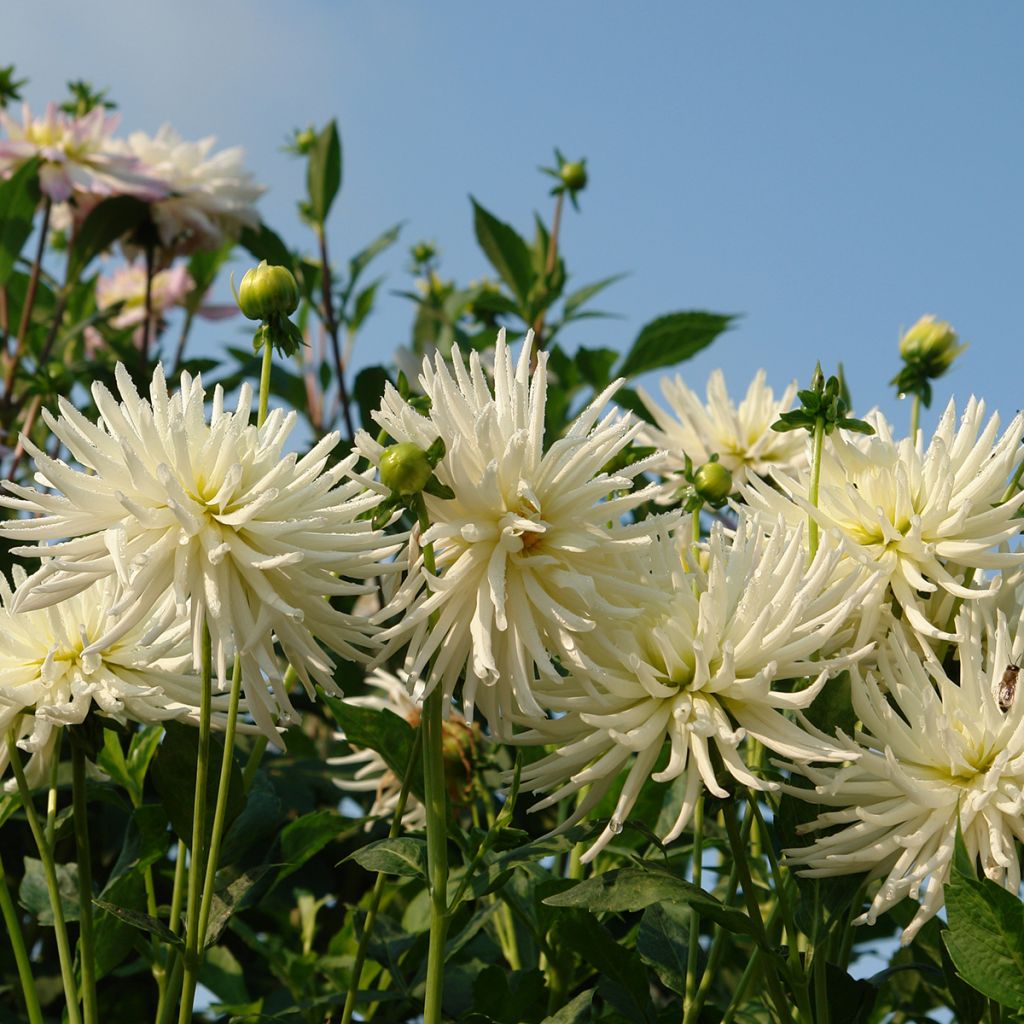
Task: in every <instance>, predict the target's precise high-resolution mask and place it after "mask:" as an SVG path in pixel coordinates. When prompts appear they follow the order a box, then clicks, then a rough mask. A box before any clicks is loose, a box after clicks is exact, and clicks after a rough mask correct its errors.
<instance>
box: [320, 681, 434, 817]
mask: <svg viewBox="0 0 1024 1024" xmlns="http://www.w3.org/2000/svg"><path fill="white" fill-rule="evenodd" d="M324 700H325V702H326V704H327V706H328V707H329V708H330V709H331V714H333V715H334V718H335V721H337V723H338V725H340V726H341V728H342V730H343V731H344V733H345V739H346V741H347V742H348V743H349V744H350V745H351V746H353V747H356V748H364V749H370V750H375V751H376V752H377V753H378V754H380V756H381V757H383V758H384V761H385V762H386V764H387V766H388V767H389V768H390V769H391V770H392V771H393V772H394V773H395V775H397V776H398V778H399V779H404V778H405V773H406V771H407V770H408V768H409V757H410V754H411V753H412V747H413V743H414V742H415V735H416V734H415V730H414V729H413V727H412V726H411V725H410V724H409V723H408V722H407V721H406V720H405V719H404V718H402V717H401V716H400V715H396V714H395V713H394V712H393V711H389V710H388V709H387V708H382V709H381V710H379V711H377V710H375V709H373V708H362V707H357V706H356V705H354V704H348V703H346V702H345V701H343V700H339V699H338V698H337V697H331V696H328V695H324ZM410 788H411V792H412V793H413V794H414V795H415V796H417V797H422V796H423V768H422V766H421V764H420V762H419V760H417V763H416V764H415V765H414V766H413V776H412V782H411V783H410Z"/></svg>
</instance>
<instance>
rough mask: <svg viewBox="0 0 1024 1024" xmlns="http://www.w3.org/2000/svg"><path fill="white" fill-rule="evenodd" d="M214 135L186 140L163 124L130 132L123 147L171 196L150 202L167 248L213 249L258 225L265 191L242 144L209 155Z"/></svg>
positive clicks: (188, 250)
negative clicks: (259, 202)
mask: <svg viewBox="0 0 1024 1024" xmlns="http://www.w3.org/2000/svg"><path fill="white" fill-rule="evenodd" d="M216 141H217V140H216V139H214V138H213V137H212V136H210V137H209V138H205V139H200V140H199V141H198V142H186V141H185V140H184V139H182V138H181V136H180V135H178V133H177V132H176V131H175V130H174V129H173V128H172V127H171V126H170V125H167V124H165V125H164V126H163V127H162V128H161V129H160V130H159V131H158V132H157V133H156V135H154V136H148V135H145V134H144V133H143V132H133V133H132V134H131V135H129V136H128V141H127V143H121V150H122V151H123V152H124V153H126V154H131V155H132V156H133V157H135V158H136V159H137V160H139V161H140V162H141V163H142V164H143V165H144V166H145V167H147V168H149V169H150V170H151V171H152V172H153V173H154V174H155V175H158V176H159V177H160V178H161V179H162V180H164V181H166V182H167V186H168V190H169V192H170V195H168V196H167V197H166V198H165V199H162V200H161V201H160V202H158V203H156V204H155V205H154V206H153V219H154V221H156V225H157V228H158V230H159V232H160V243H161V245H162V246H163V247H164V248H165V249H168V250H175V251H179V252H190V251H192V250H193V249H196V248H200V249H216V248H218V247H219V246H221V245H222V244H223V242H224V240H225V239H228V238H237V237H238V236H239V234H240V233H241V231H242V228H246V227H248V228H256V227H258V226H259V222H260V218H259V214H258V213H257V211H256V207H255V205H254V204H255V202H256V200H257V199H259V197H260V196H261V195H263V193H264V192H265V191H266V188H265V186H263V185H257V184H256V183H255V182H254V181H253V180H252V175H251V174H250V173H249V172H248V171H247V170H245V168H244V166H243V164H242V158H243V155H244V154H243V151H242V149H241V148H240V147H237V146H236V147H234V148H232V149H224V150H221V151H220V152H219V153H215V154H213V155H211V154H210V150H212V149H213V145H214V143H215V142H216Z"/></svg>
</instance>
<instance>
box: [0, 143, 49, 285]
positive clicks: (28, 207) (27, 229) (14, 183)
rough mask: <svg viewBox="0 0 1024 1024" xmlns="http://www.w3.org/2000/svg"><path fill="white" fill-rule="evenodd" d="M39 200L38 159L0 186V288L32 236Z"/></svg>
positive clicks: (22, 166)
mask: <svg viewBox="0 0 1024 1024" xmlns="http://www.w3.org/2000/svg"><path fill="white" fill-rule="evenodd" d="M39 196H40V192H39V160H38V158H33V159H32V160H27V161H26V162H25V163H23V164H22V165H21V167H19V168H18V169H17V170H16V171H15V172H14V174H12V175H11V176H10V177H9V178H8V179H7V180H6V181H4V182H0V286H2V285H5V284H6V283H7V279H8V278H9V277H10V276H11V271H12V270H14V264H15V263H16V262H17V259H18V256H19V255H20V254H21V250H22V249H23V248H24V245H25V243H26V242H27V241H28V239H29V236H30V235H31V234H32V227H33V224H34V222H35V216H36V209H37V207H38V206H39Z"/></svg>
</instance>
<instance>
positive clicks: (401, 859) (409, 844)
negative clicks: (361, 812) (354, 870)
mask: <svg viewBox="0 0 1024 1024" xmlns="http://www.w3.org/2000/svg"><path fill="white" fill-rule="evenodd" d="M348 859H349V860H354V861H355V862H356V863H357V864H359V865H360V866H361V867H364V868H366V870H367V871H383V872H384V874H386V875H402V876H404V877H408V878H417V877H418V878H426V877H427V844H426V841H425V840H423V839H412V838H410V837H409V836H399V837H398V838H397V839H381V840H378V841H377V842H375V843H370V844H369V845H367V846H363V847H361V848H360V849H358V850H356V851H355V853H353V854H351V855H350V857H349V858H348Z"/></svg>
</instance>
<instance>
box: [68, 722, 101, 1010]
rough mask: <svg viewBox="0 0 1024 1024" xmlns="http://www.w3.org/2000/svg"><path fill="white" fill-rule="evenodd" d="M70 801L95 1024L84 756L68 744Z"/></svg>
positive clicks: (82, 946) (82, 949)
mask: <svg viewBox="0 0 1024 1024" xmlns="http://www.w3.org/2000/svg"><path fill="white" fill-rule="evenodd" d="M71 801H72V820H73V821H74V825H75V853H76V854H77V856H78V903H79V911H78V912H79V920H78V962H79V968H80V971H81V976H82V1009H83V1016H84V1018H85V1024H98V1022H99V1009H98V1007H97V1005H96V946H95V942H96V937H95V933H94V931H93V920H92V851H91V849H90V848H89V817H88V815H89V811H88V807H87V801H86V796H85V753H84V752H83V750H82V748H81V747H80V746H79V744H77V743H75V742H74V741H73V740H72V743H71Z"/></svg>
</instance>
